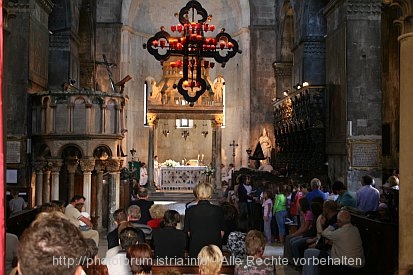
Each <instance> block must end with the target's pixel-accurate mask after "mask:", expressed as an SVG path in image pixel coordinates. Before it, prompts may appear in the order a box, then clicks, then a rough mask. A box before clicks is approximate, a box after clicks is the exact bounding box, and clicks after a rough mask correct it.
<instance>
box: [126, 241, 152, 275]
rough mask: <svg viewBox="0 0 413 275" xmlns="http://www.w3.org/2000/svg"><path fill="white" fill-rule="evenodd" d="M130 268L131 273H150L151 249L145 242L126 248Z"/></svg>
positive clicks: (138, 274)
mask: <svg viewBox="0 0 413 275" xmlns="http://www.w3.org/2000/svg"><path fill="white" fill-rule="evenodd" d="M126 258H127V259H128V262H129V266H130V269H131V271H132V274H133V275H141V274H142V275H143V274H151V269H152V260H153V259H152V249H151V247H150V246H149V245H148V244H146V243H142V244H135V245H131V246H129V247H128V249H127V250H126Z"/></svg>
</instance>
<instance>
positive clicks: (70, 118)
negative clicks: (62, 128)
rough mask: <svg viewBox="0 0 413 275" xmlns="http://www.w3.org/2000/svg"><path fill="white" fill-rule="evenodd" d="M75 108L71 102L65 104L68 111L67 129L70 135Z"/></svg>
mask: <svg viewBox="0 0 413 275" xmlns="http://www.w3.org/2000/svg"><path fill="white" fill-rule="evenodd" d="M74 108H75V104H74V103H73V102H71V103H68V104H67V109H68V110H69V119H68V123H69V125H68V129H69V132H70V133H73V127H74V126H73V109H74Z"/></svg>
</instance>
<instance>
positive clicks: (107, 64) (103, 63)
mask: <svg viewBox="0 0 413 275" xmlns="http://www.w3.org/2000/svg"><path fill="white" fill-rule="evenodd" d="M102 56H103V62H102V61H96V64H99V65H104V66H105V67H106V71H108V76H109V80H110V86H111V87H112V91H113V92H114V93H116V88H115V81H113V77H112V71H111V70H110V68H112V67H116V64H115V63H109V62H108V60H107V59H106V55H104V54H102Z"/></svg>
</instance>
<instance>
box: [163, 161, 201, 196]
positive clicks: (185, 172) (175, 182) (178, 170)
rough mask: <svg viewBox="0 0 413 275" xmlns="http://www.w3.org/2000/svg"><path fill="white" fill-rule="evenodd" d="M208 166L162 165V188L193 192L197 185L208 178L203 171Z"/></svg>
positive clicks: (164, 189)
mask: <svg viewBox="0 0 413 275" xmlns="http://www.w3.org/2000/svg"><path fill="white" fill-rule="evenodd" d="M206 169H207V166H175V167H167V166H162V167H161V190H162V191H179V192H192V189H193V188H194V186H195V185H197V184H198V183H200V182H201V181H205V180H206V176H205V175H202V173H201V172H202V171H204V170H206Z"/></svg>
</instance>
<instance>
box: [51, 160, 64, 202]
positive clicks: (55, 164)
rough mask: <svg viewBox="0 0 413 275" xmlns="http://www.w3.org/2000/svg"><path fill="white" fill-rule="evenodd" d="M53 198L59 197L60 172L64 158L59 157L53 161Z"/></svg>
mask: <svg viewBox="0 0 413 275" xmlns="http://www.w3.org/2000/svg"><path fill="white" fill-rule="evenodd" d="M52 164H53V166H52V200H58V199H59V174H60V168H61V167H62V164H63V160H61V159H57V160H53V161H52Z"/></svg>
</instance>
